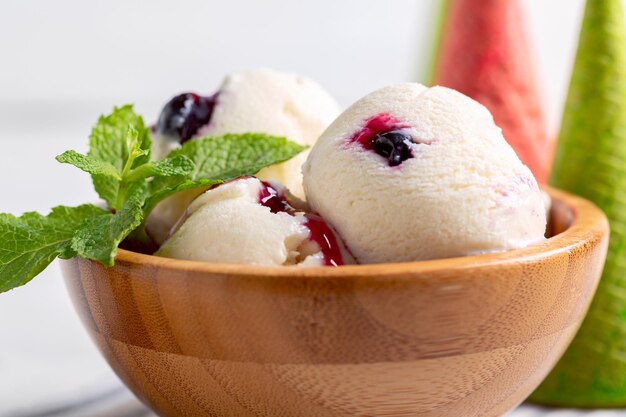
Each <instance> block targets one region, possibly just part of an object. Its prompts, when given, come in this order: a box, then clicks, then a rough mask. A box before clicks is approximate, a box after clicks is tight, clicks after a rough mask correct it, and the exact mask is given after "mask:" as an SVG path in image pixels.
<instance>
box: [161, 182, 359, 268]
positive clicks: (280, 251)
mask: <svg viewBox="0 0 626 417" xmlns="http://www.w3.org/2000/svg"><path fill="white" fill-rule="evenodd" d="M157 255H158V256H164V257H170V258H179V259H189V260H196V261H204V262H218V263H234V264H253V265H266V266H281V265H300V266H323V265H342V264H344V263H346V262H348V263H352V260H351V257H350V255H349V254H348V253H347V252H346V251H345V247H344V246H343V244H342V242H341V240H340V239H339V237H338V236H336V234H335V233H334V231H333V230H332V229H331V228H330V227H329V226H328V225H327V224H326V223H325V222H324V221H323V220H322V219H321V218H320V217H319V216H317V215H315V214H311V213H305V212H303V211H301V210H300V209H298V208H296V207H294V205H292V201H291V199H290V198H289V195H288V194H287V192H286V190H285V189H284V188H283V187H282V186H280V185H279V184H277V183H273V182H272V183H269V182H263V181H260V180H258V179H256V178H242V179H238V180H235V181H230V182H228V183H225V184H222V185H220V186H218V187H216V188H213V189H211V190H209V191H206V192H205V193H204V194H202V195H201V196H200V197H198V198H197V199H195V200H194V201H193V203H191V205H190V206H189V208H188V209H187V213H186V215H185V217H184V218H183V220H182V221H181V224H180V226H179V228H178V230H176V231H175V232H174V233H173V235H172V236H171V237H170V238H169V239H168V240H167V241H166V242H165V243H164V244H163V246H161V248H160V249H159V251H158V252H157Z"/></svg>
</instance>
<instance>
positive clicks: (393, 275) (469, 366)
mask: <svg viewBox="0 0 626 417" xmlns="http://www.w3.org/2000/svg"><path fill="white" fill-rule="evenodd" d="M550 193H551V195H552V197H553V200H554V205H553V209H552V218H553V221H552V222H551V224H552V228H553V230H554V232H555V233H558V234H557V235H556V236H554V237H552V238H550V239H548V240H546V241H545V242H543V243H540V244H537V245H533V246H531V247H528V248H524V249H520V250H513V251H508V252H503V253H498V254H489V255H481V256H473V257H466V258H454V259H445V260H437V261H428V262H419V263H405V264H384V265H359V266H346V267H340V268H308V269H305V268H297V267H282V268H271V267H262V268H261V267H254V266H240V265H219V264H206V263H198V262H190V261H180V260H173V259H163V258H156V257H152V256H147V255H140V254H136V253H132V252H127V251H122V250H121V251H120V252H119V255H118V258H117V263H116V266H115V267H113V268H110V269H105V268H104V267H102V266H100V265H99V264H97V263H94V262H90V261H86V260H82V259H74V260H70V261H64V262H63V263H62V268H63V272H64V276H65V280H66V283H67V286H68V289H69V292H70V295H71V298H72V300H73V302H74V305H75V307H76V309H77V310H78V313H79V315H80V317H81V319H82V321H83V323H84V325H85V327H86V328H87V330H88V332H89V334H90V335H91V337H92V338H93V340H94V341H95V343H96V344H97V345H98V347H99V348H100V350H101V351H102V353H103V354H104V356H105V357H106V358H107V360H108V361H109V363H110V364H111V366H112V367H113V368H114V369H115V371H116V372H117V373H118V375H119V376H120V377H121V378H122V380H124V382H125V383H126V384H127V385H128V386H129V387H130V388H131V390H132V391H133V392H134V393H135V394H136V395H137V396H138V397H139V398H140V399H141V400H142V401H144V402H145V403H146V404H148V405H149V406H150V407H152V408H153V409H154V410H155V411H156V412H157V413H159V414H160V415H161V416H235V417H247V416H257V417H258V416H267V417H288V416H289V417H306V416H319V417H331V416H333V417H344V416H396V417H408V416H424V417H444V416H445V417H452V416H454V417H466V416H467V417H469V416H476V417H495V416H500V415H502V414H504V413H505V412H507V411H509V410H511V409H513V408H514V407H515V406H517V405H518V404H519V403H520V402H521V401H522V400H523V399H524V398H526V396H527V395H529V394H530V392H531V391H532V390H533V389H534V388H535V387H536V386H537V385H538V384H539V382H540V381H541V380H542V378H543V377H544V376H545V375H546V374H547V373H548V371H549V370H550V369H551V367H552V366H553V365H554V364H555V363H556V361H557V360H558V358H559V357H560V356H561V354H562V353H563V351H564V350H565V348H566V347H567V345H568V343H569V342H570V341H571V339H572V337H573V336H574V334H575V332H576V330H577V328H578V326H579V325H580V322H581V320H582V318H583V316H584V314H585V311H586V309H587V307H588V305H589V302H590V300H591V297H592V295H593V292H594V290H595V287H596V285H597V281H598V278H599V276H600V272H601V269H602V265H603V262H604V257H605V254H606V247H607V236H608V226H607V222H606V219H605V217H604V215H603V214H602V213H601V212H600V211H599V210H598V209H597V208H595V206H593V205H592V204H590V203H588V202H586V201H585V200H582V199H580V198H577V197H573V196H570V195H567V194H565V193H562V192H558V191H555V190H550Z"/></svg>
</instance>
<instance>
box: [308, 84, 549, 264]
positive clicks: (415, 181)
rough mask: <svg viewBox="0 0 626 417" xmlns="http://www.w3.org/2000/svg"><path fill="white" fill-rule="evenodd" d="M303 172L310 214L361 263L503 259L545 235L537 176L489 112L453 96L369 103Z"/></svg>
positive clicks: (330, 133)
mask: <svg viewBox="0 0 626 417" xmlns="http://www.w3.org/2000/svg"><path fill="white" fill-rule="evenodd" d="M303 173H304V189H305V192H306V195H307V198H308V202H309V204H310V205H311V208H312V209H313V210H315V211H317V212H319V213H320V214H321V215H322V216H323V217H324V219H326V220H327V221H328V222H330V223H331V224H333V225H334V226H335V228H336V229H337V231H338V232H339V234H340V235H341V236H342V237H343V239H344V241H345V243H346V245H347V246H348V248H349V249H350V251H351V252H352V254H353V255H354V257H355V258H356V260H357V262H358V263H381V262H405V261H418V260H427V259H435V258H446V257H454V256H463V255H471V254H478V253H485V252H494V251H501V250H507V249H513V248H519V247H523V246H526V245H528V244H530V243H533V242H537V241H540V240H542V239H543V236H544V232H545V227H546V213H545V208H544V203H543V199H542V195H541V192H540V190H539V188H538V186H537V182H536V181H535V178H534V177H533V175H532V174H531V172H530V170H529V169H528V168H527V167H526V166H525V165H523V164H522V162H520V160H519V158H518V157H517V155H516V154H515V152H514V151H513V149H512V148H511V147H510V146H509V145H508V144H507V142H506V141H505V140H504V138H503V136H502V132H501V129H500V128H498V127H497V126H496V125H495V123H494V121H493V117H492V116H491V114H490V113H489V111H488V110H487V109H486V108H485V107H483V106H482V105H480V104H479V103H478V102H476V101H474V100H472V99H470V98H469V97H467V96H465V95H463V94H461V93H459V92H457V91H454V90H451V89H448V88H445V87H433V88H426V87H424V86H422V85H419V84H415V83H405V84H397V85H392V86H389V87H385V88H382V89H380V90H377V91H375V92H373V93H371V94H369V95H367V96H365V97H364V98H362V99H361V100H359V101H357V102H356V103H355V104H353V105H352V106H351V107H350V108H349V109H348V110H346V111H345V112H344V113H343V114H342V115H341V116H339V118H337V119H336V120H335V122H334V123H333V124H332V125H331V126H330V127H329V128H328V129H327V130H326V131H325V132H324V134H323V135H322V136H321V137H320V139H319V140H318V141H317V143H316V144H315V146H314V147H313V149H312V150H311V153H310V155H309V157H308V159H307V161H306V163H305V165H304V167H303Z"/></svg>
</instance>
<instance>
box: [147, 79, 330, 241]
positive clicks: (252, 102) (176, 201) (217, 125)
mask: <svg viewBox="0 0 626 417" xmlns="http://www.w3.org/2000/svg"><path fill="white" fill-rule="evenodd" d="M340 112H341V111H340V108H339V105H338V104H337V102H336V101H335V99H334V98H333V97H332V96H331V95H330V94H329V93H328V92H327V91H326V90H324V89H323V88H322V87H321V86H320V85H319V84H317V83H316V82H314V81H312V80H310V79H308V78H305V77H301V76H297V75H294V74H288V73H281V72H277V71H273V70H269V69H258V70H250V71H244V72H240V73H235V74H232V75H229V76H228V77H226V79H225V80H224V82H223V84H222V86H221V87H220V88H219V90H218V91H217V92H216V93H214V94H212V95H208V96H202V95H198V94H195V93H183V94H180V95H178V96H176V97H174V98H172V99H171V100H170V101H169V102H168V103H167V104H166V105H165V106H164V108H163V110H162V111H161V115H160V116H159V119H158V122H157V124H156V126H155V129H154V135H153V155H154V157H155V159H159V158H162V157H164V156H165V155H167V154H168V153H169V152H170V151H172V150H174V149H176V148H178V147H180V145H181V144H182V143H184V142H186V141H188V140H193V139H194V138H197V137H205V136H219V135H223V134H226V133H250V132H252V133H266V134H269V135H274V136H281V137H286V138H287V139H289V140H291V141H293V142H296V143H299V144H301V145H313V144H314V143H315V141H316V140H317V138H318V137H319V136H320V135H321V134H322V132H323V131H324V129H326V127H328V125H329V124H330V123H331V122H332V121H333V120H334V119H335V117H337V116H338V115H339V113H340ZM306 156H307V151H305V152H303V153H301V154H299V155H297V156H296V157H294V158H292V159H290V160H289V161H286V162H284V163H282V164H278V165H274V166H271V167H267V168H265V169H263V170H261V172H259V173H258V174H257V176H258V177H259V178H261V179H263V180H274V181H279V182H280V183H282V184H284V185H285V186H286V187H287V188H288V189H289V190H291V192H292V193H293V194H295V195H296V196H298V197H299V198H303V197H304V192H303V191H302V173H301V168H302V164H303V163H304V161H305V160H306ZM198 194H199V193H198V192H196V191H188V192H183V193H179V194H177V195H176V196H174V197H171V198H169V199H167V200H165V201H164V202H162V203H161V204H159V205H158V206H157V207H156V208H155V210H154V211H153V213H152V215H151V218H150V219H149V221H148V232H149V233H150V235H151V237H152V238H153V239H154V240H155V241H156V243H157V244H160V243H162V242H163V240H164V239H165V237H166V236H167V233H168V232H169V230H170V229H171V228H172V226H173V225H174V224H175V223H176V221H177V220H178V219H179V218H180V216H181V215H182V213H183V212H184V211H185V209H186V207H187V205H188V204H189V203H190V202H191V201H192V200H193V199H194V198H195V197H197V196H198Z"/></svg>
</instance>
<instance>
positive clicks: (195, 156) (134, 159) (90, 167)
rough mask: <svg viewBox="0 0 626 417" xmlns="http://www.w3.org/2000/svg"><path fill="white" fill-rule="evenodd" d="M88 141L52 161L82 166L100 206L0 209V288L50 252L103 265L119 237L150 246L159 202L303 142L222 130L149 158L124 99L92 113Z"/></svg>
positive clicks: (288, 153)
mask: <svg viewBox="0 0 626 417" xmlns="http://www.w3.org/2000/svg"><path fill="white" fill-rule="evenodd" d="M89 144H90V149H89V152H88V154H87V155H82V154H80V153H78V152H76V151H66V152H64V153H63V154H61V155H59V156H57V160H58V161H59V162H61V163H64V164H70V165H73V166H75V167H77V168H79V169H80V170H82V171H84V172H87V173H89V174H90V175H91V177H92V180H93V184H94V188H95V189H96V192H97V193H98V195H99V196H100V198H101V199H102V200H104V202H105V203H106V209H104V208H101V207H98V206H95V205H90V204H86V205H82V206H78V207H64V206H59V207H56V208H54V209H53V210H52V211H51V213H50V214H49V215H47V216H43V215H40V214H38V213H32V212H31V213H25V214H24V215H22V216H21V217H16V216H13V215H10V214H2V213H0V292H5V291H8V290H10V289H13V288H15V287H18V286H20V285H24V284H26V283H27V282H29V281H30V280H31V279H33V278H34V277H35V276H37V275H38V274H39V273H40V272H41V271H43V270H44V269H45V268H46V267H47V266H48V265H49V264H50V263H51V262H52V261H53V260H54V259H55V258H57V257H60V258H62V259H69V258H73V257H76V256H80V257H82V258H86V259H92V260H95V261H98V262H100V263H101V264H103V265H104V266H107V267H110V266H112V265H113V264H114V261H115V255H116V253H117V248H118V247H119V245H120V244H122V243H124V244H125V245H126V246H127V247H131V248H140V249H143V250H144V251H146V252H150V250H153V249H155V247H154V244H153V243H152V242H151V241H150V239H149V237H148V236H147V234H146V233H145V220H146V219H147V217H148V215H149V213H150V211H151V210H152V209H153V208H154V207H155V206H156V205H157V204H158V203H159V202H160V201H162V200H164V199H165V198H167V197H170V196H171V195H173V194H175V193H178V192H180V191H184V190H188V189H192V188H198V187H209V186H212V185H215V184H219V183H221V182H224V181H228V180H230V179H234V178H237V177H240V176H250V175H254V174H256V173H257V172H258V171H260V170H261V169H262V168H265V167H266V166H269V165H273V164H276V163H280V162H283V161H286V160H288V159H290V158H292V157H294V156H295V155H297V154H298V153H300V152H301V151H303V150H304V149H305V147H303V146H300V145H297V144H295V143H293V142H289V141H288V140H286V139H284V138H279V137H273V136H269V135H265V134H261V133H246V134H241V135H234V134H229V135H224V136H220V137H211V138H200V139H195V140H193V141H188V142H186V143H185V144H184V145H183V146H182V147H181V148H180V149H178V150H176V151H173V152H172V153H170V154H169V155H168V156H167V157H166V158H164V159H162V160H160V161H150V152H151V146H152V140H151V138H150V130H149V129H148V128H147V127H146V125H145V124H144V122H143V120H142V118H141V117H140V116H139V115H137V114H136V113H135V112H134V111H133V108H132V106H130V105H126V106H122V107H119V108H115V109H114V110H113V112H112V113H111V114H109V115H106V116H102V117H100V119H99V120H98V122H97V123H96V125H95V126H94V128H93V130H92V132H91V136H90V141H89ZM126 246H125V247H126Z"/></svg>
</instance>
